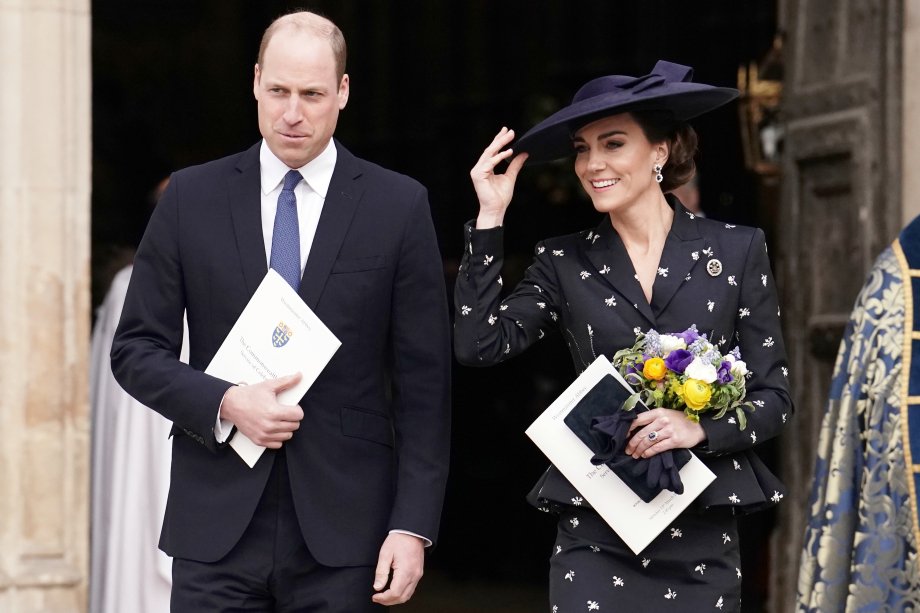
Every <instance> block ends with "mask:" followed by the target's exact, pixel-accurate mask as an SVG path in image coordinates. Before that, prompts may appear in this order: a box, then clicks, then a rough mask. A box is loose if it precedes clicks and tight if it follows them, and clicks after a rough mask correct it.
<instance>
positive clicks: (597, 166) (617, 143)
mask: <svg viewBox="0 0 920 613" xmlns="http://www.w3.org/2000/svg"><path fill="white" fill-rule="evenodd" d="M572 145H573V147H574V148H575V152H576V156H575V174H576V175H577V176H578V178H579V180H580V181H581V185H582V188H584V190H585V192H587V194H588V196H590V198H591V202H593V203H594V208H595V209H597V210H598V211H600V212H602V213H612V212H617V211H622V210H624V209H626V208H628V207H629V206H631V205H632V204H634V203H635V202H637V201H639V200H640V199H642V198H643V197H645V196H646V195H647V194H649V193H652V194H654V193H655V192H653V191H652V190H656V191H657V194H660V193H661V190H660V188H659V186H658V183H657V182H656V181H655V172H654V167H655V164H661V165H662V166H664V163H665V161H666V160H667V153H668V149H667V145H666V144H665V143H651V142H649V140H648V138H647V137H646V136H645V133H644V132H643V131H642V128H641V126H639V124H638V123H637V122H636V120H635V119H634V118H633V117H632V115H630V114H629V113H620V114H619V115H611V116H609V117H604V118H602V119H598V120H597V121H593V122H591V123H589V124H588V125H586V126H584V127H582V128H581V129H579V130H578V131H577V132H576V133H575V136H574V137H573V138H572Z"/></svg>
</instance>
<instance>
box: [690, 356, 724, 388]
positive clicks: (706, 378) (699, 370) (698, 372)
mask: <svg viewBox="0 0 920 613" xmlns="http://www.w3.org/2000/svg"><path fill="white" fill-rule="evenodd" d="M684 374H685V375H687V377H689V378H690V379H697V380H699V381H702V382H704V383H712V382H713V381H715V380H716V379H718V378H719V373H718V371H716V367H715V366H713V365H712V364H706V363H705V362H703V360H701V359H700V357H699V356H696V357H695V358H693V361H692V362H690V364H689V365H688V366H687V368H686V369H685V370H684Z"/></svg>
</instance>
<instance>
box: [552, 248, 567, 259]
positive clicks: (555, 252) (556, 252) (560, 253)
mask: <svg viewBox="0 0 920 613" xmlns="http://www.w3.org/2000/svg"><path fill="white" fill-rule="evenodd" d="M553 255H555V256H556V257H562V256H564V255H565V249H553Z"/></svg>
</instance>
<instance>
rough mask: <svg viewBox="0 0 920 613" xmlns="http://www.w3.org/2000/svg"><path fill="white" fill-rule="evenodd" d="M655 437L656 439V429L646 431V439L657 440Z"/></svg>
mask: <svg viewBox="0 0 920 613" xmlns="http://www.w3.org/2000/svg"><path fill="white" fill-rule="evenodd" d="M657 439H658V431H657V430H652V431H651V432H649V433H648V440H650V441H655V440H657Z"/></svg>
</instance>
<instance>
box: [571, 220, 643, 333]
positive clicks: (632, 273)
mask: <svg viewBox="0 0 920 613" xmlns="http://www.w3.org/2000/svg"><path fill="white" fill-rule="evenodd" d="M588 237H589V240H590V241H591V245H590V246H589V247H588V250H587V255H588V259H589V260H591V263H592V264H594V266H595V268H596V269H597V271H598V273H599V274H598V276H599V277H601V278H602V279H604V280H605V281H606V282H607V283H608V284H610V285H611V286H612V287H613V289H615V290H616V291H617V292H618V293H619V294H620V295H621V296H623V297H624V298H625V299H626V300H627V302H629V304H631V305H633V306H635V308H636V310H637V311H638V312H639V313H640V314H641V315H642V316H643V317H645V318H646V319H647V320H648V321H649V323H651V324H652V325H654V323H655V316H654V315H653V314H652V309H651V307H650V306H649V304H648V301H647V300H646V299H645V293H644V292H643V291H642V285H641V284H640V283H639V280H638V279H636V269H635V268H634V267H633V265H632V260H631V259H629V253H627V252H626V246H625V245H623V241H622V240H621V239H620V235H619V234H617V233H616V230H614V229H613V225H612V224H611V223H610V218H609V217H606V216H605V217H604V219H603V220H601V223H600V224H599V225H598V226H597V228H596V229H595V231H594V233H593V235H592V234H589V235H588Z"/></svg>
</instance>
